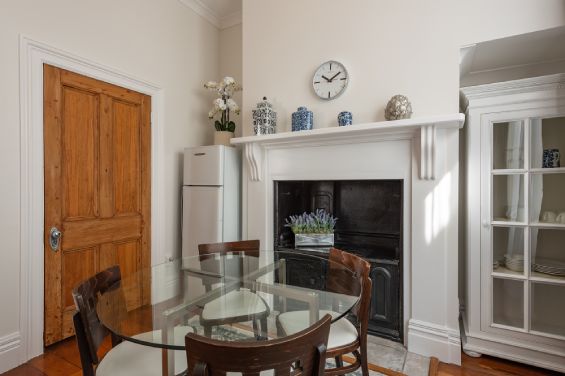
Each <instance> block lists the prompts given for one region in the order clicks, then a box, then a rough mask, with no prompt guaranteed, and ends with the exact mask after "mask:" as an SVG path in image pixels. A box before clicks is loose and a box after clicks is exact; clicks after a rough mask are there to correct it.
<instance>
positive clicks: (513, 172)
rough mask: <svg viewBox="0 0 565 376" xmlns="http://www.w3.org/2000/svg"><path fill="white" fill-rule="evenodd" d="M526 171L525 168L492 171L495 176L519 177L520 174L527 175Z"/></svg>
mask: <svg viewBox="0 0 565 376" xmlns="http://www.w3.org/2000/svg"><path fill="white" fill-rule="evenodd" d="M526 171H527V170H526V169H524V168H502V169H496V170H492V174H493V175H518V174H525V173H526Z"/></svg>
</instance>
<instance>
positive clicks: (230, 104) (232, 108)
mask: <svg viewBox="0 0 565 376" xmlns="http://www.w3.org/2000/svg"><path fill="white" fill-rule="evenodd" d="M227 105H228V109H229V110H230V111H233V112H235V113H236V114H237V115H239V106H238V105H237V103H236V102H235V101H234V100H233V99H232V98H229V99H228V100H227Z"/></svg>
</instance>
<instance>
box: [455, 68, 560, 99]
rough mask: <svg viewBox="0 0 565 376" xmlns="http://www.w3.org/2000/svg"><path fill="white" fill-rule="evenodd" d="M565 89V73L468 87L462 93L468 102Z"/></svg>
mask: <svg viewBox="0 0 565 376" xmlns="http://www.w3.org/2000/svg"><path fill="white" fill-rule="evenodd" d="M563 88H565V73H557V74H551V75H547V76H539V77H530V78H522V79H519V80H512V81H504V82H495V83H491V84H484V85H476V86H467V87H462V88H461V89H460V91H461V93H462V94H463V95H464V96H465V97H466V98H467V100H472V99H478V98H485V97H493V96H497V95H508V94H517V93H527V92H532V91H540V90H559V89H563Z"/></svg>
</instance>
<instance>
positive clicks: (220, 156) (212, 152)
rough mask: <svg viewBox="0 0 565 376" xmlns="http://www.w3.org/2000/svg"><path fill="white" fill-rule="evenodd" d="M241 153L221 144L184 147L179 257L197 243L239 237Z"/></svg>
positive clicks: (192, 252)
mask: <svg viewBox="0 0 565 376" xmlns="http://www.w3.org/2000/svg"><path fill="white" fill-rule="evenodd" d="M240 198H241V156H240V153H239V152H238V150H237V149H235V148H232V147H226V146H222V145H213V146H199V147H193V148H186V149H184V178H183V190H182V203H183V207H182V256H183V257H188V256H195V255H197V254H198V244H202V243H219V242H229V241H237V240H240V237H241V224H240V223H241V219H240V217H241V203H240V202H241V200H240Z"/></svg>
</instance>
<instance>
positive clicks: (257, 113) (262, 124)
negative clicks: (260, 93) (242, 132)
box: [251, 97, 277, 135]
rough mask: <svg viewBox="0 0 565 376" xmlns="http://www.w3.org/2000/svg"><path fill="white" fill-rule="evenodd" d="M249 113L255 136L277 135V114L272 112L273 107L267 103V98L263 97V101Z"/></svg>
mask: <svg viewBox="0 0 565 376" xmlns="http://www.w3.org/2000/svg"><path fill="white" fill-rule="evenodd" d="M251 112H252V113H253V131H254V132H255V134H257V135H259V134H274V133H277V112H276V111H275V110H273V105H272V104H271V103H269V102H267V97H263V101H261V102H259V103H257V109H256V110H253V111H251Z"/></svg>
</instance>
